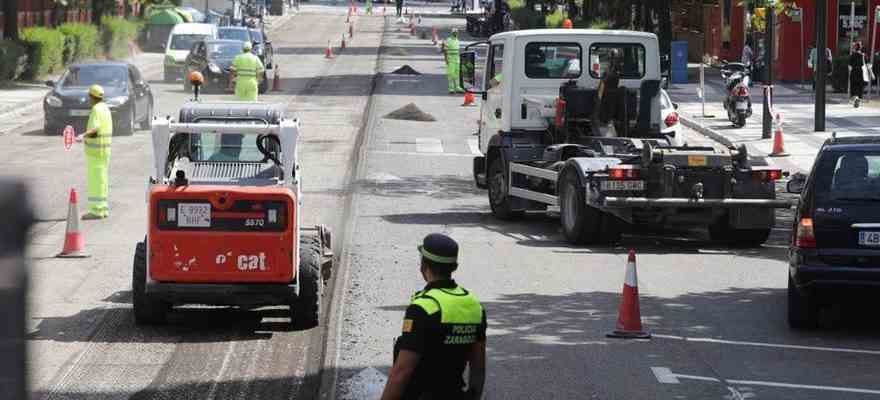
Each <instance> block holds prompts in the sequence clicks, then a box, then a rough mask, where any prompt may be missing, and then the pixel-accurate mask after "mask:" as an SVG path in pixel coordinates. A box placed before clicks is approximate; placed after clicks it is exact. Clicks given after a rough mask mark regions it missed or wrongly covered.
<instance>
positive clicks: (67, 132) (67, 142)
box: [64, 125, 76, 150]
mask: <svg viewBox="0 0 880 400" xmlns="http://www.w3.org/2000/svg"><path fill="white" fill-rule="evenodd" d="M75 135H76V132H75V131H74V130H73V127H72V126H70V125H67V126H65V127H64V150H70V148H71V147H73V137H74V136H75Z"/></svg>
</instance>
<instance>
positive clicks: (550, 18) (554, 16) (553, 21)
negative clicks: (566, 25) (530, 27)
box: [544, 9, 565, 28]
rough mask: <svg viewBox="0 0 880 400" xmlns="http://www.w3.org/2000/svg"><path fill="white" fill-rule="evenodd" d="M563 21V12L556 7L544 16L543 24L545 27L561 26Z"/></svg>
mask: <svg viewBox="0 0 880 400" xmlns="http://www.w3.org/2000/svg"><path fill="white" fill-rule="evenodd" d="M563 21H565V13H564V12H562V10H561V9H557V10H556V11H554V12H552V13H550V14H547V16H545V17H544V26H546V27H547V28H562V22H563Z"/></svg>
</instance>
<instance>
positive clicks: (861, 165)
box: [787, 135, 880, 328]
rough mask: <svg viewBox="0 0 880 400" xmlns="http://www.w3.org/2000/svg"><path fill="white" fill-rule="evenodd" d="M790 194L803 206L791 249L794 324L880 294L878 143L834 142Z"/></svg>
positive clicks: (790, 316) (790, 298)
mask: <svg viewBox="0 0 880 400" xmlns="http://www.w3.org/2000/svg"><path fill="white" fill-rule="evenodd" d="M835 136H836V135H835ZM787 190H788V192H790V193H797V194H800V199H801V201H800V205H799V206H798V209H797V212H796V214H795V219H794V222H793V225H794V226H793V228H792V232H793V233H792V243H791V247H790V250H789V278H788V322H789V325H790V326H791V327H793V328H809V327H813V326H815V325H816V322H817V321H816V320H817V315H818V310H819V307H820V306H821V305H824V304H825V303H827V302H829V301H830V300H831V299H832V296H834V295H841V294H851V293H859V292H860V289H862V288H869V289H872V290H874V291H875V292H874V293H876V290H877V288H880V138H877V137H845V138H837V137H833V138H831V139H828V140H827V141H826V142H825V143H824V144H823V146H822V148H821V149H820V150H819V154H818V156H817V157H816V162H815V164H814V165H813V169H812V171H811V172H810V174H809V175H808V176H807V175H802V174H796V175H794V176H792V179H791V180H790V181H789V183H788V187H787ZM820 297H821V298H820Z"/></svg>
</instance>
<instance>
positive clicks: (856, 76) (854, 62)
mask: <svg viewBox="0 0 880 400" xmlns="http://www.w3.org/2000/svg"><path fill="white" fill-rule="evenodd" d="M868 74H869V73H868V72H867V69H866V68H865V54H864V53H862V42H856V43H855V44H854V45H853V50H852V53H850V55H849V95H850V100H851V101H852V104H853V107H855V108H858V107H859V103H861V101H862V95H864V93H865V84H867V82H868V81H869V79H870V78H869V77H866V75H868Z"/></svg>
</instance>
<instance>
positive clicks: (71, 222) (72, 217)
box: [56, 189, 89, 258]
mask: <svg viewBox="0 0 880 400" xmlns="http://www.w3.org/2000/svg"><path fill="white" fill-rule="evenodd" d="M76 197H77V196H76V190H75V189H70V201H69V202H68V205H67V229H66V230H65V235H64V247H63V248H62V249H61V253H58V255H57V256H56V257H58V258H86V257H89V255H88V254H86V252H85V248H86V238H85V236H83V234H82V232H80V231H79V209H78V207H77V201H76Z"/></svg>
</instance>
